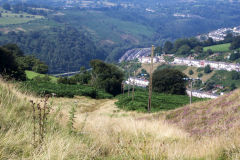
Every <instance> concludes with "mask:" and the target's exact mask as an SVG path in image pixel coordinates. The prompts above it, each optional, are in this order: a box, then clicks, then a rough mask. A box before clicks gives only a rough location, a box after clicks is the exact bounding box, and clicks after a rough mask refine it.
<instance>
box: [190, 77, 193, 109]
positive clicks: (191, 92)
mask: <svg viewBox="0 0 240 160" xmlns="http://www.w3.org/2000/svg"><path fill="white" fill-rule="evenodd" d="M190 85H191V93H190V105H191V104H192V86H193V80H191V84H190Z"/></svg>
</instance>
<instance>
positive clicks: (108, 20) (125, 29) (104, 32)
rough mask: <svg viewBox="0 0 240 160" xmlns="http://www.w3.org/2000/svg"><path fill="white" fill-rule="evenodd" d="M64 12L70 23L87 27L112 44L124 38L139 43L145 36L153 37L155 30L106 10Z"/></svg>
mask: <svg viewBox="0 0 240 160" xmlns="http://www.w3.org/2000/svg"><path fill="white" fill-rule="evenodd" d="M116 12H117V11H116ZM64 13H65V14H66V15H65V16H64V18H68V20H70V23H72V24H74V25H77V26H81V27H83V28H85V29H86V30H88V31H89V32H90V33H92V34H93V35H94V37H96V38H98V39H101V40H105V41H102V43H109V44H110V45H111V44H114V43H117V42H118V43H119V42H122V41H124V40H127V41H130V42H131V43H134V44H138V43H139V41H140V40H143V39H142V38H143V37H145V38H146V37H148V38H151V37H152V36H153V34H154V30H153V29H152V28H150V27H148V26H147V25H143V24H140V23H137V22H135V21H128V20H124V19H121V17H119V18H116V17H112V15H111V14H107V13H108V12H104V11H94V10H89V11H85V10H82V11H81V10H75V11H74V12H72V11H70V10H69V11H65V12H64ZM113 14H116V13H113ZM119 14H120V13H119ZM78 19H80V21H79V20H78ZM109 32H111V34H109ZM107 40H108V41H107Z"/></svg>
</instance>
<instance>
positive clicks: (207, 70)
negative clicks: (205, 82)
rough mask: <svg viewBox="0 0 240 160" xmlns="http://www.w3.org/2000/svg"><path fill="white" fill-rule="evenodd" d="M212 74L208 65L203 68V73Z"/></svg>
mask: <svg viewBox="0 0 240 160" xmlns="http://www.w3.org/2000/svg"><path fill="white" fill-rule="evenodd" d="M211 72H212V70H211V67H210V65H207V66H206V67H205V68H204V73H207V74H208V73H211Z"/></svg>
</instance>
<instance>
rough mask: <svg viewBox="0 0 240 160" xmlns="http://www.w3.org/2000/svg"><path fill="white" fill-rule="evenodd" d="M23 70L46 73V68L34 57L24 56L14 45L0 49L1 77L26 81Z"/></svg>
mask: <svg viewBox="0 0 240 160" xmlns="http://www.w3.org/2000/svg"><path fill="white" fill-rule="evenodd" d="M25 70H32V71H35V72H38V73H47V72H48V66H47V65H46V64H45V63H43V62H41V61H40V60H39V59H36V58H35V57H34V56H29V55H28V56H25V55H24V53H23V52H22V51H21V49H20V48H19V47H18V46H17V45H16V44H7V45H4V46H1V47H0V74H1V75H2V76H3V77H5V78H7V79H16V80H26V74H25Z"/></svg>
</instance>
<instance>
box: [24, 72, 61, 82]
mask: <svg viewBox="0 0 240 160" xmlns="http://www.w3.org/2000/svg"><path fill="white" fill-rule="evenodd" d="M25 73H26V75H27V78H28V79H30V80H31V79H33V78H34V77H37V76H40V77H44V76H45V74H40V73H36V72H33V71H25ZM49 77H50V79H51V81H52V82H57V77H54V76H49Z"/></svg>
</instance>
